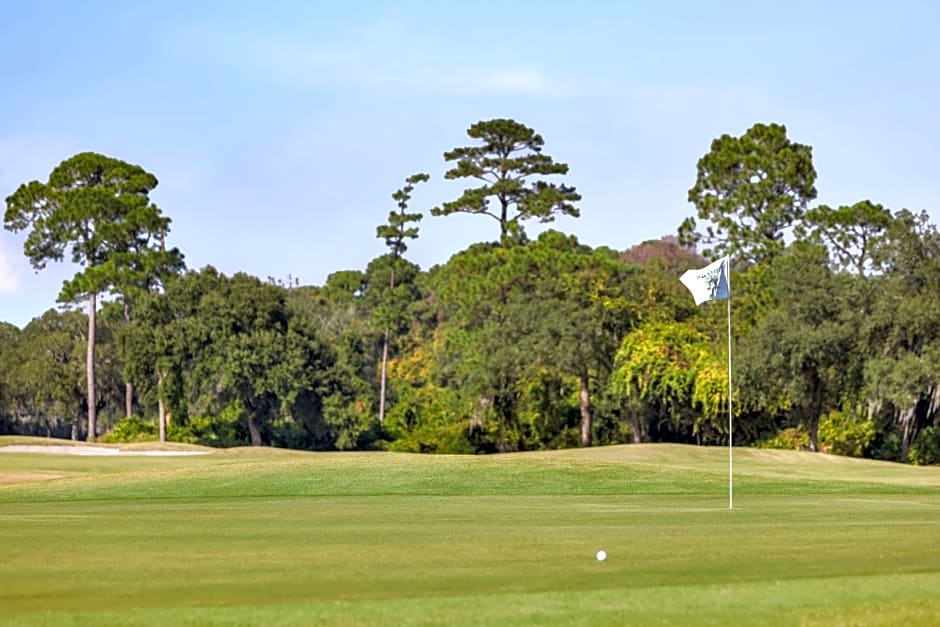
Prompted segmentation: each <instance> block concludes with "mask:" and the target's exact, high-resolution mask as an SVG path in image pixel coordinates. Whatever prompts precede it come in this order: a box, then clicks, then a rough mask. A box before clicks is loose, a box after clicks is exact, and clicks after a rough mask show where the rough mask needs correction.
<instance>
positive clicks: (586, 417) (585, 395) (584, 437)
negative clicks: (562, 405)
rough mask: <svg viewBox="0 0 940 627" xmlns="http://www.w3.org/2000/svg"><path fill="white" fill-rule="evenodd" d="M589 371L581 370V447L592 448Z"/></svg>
mask: <svg viewBox="0 0 940 627" xmlns="http://www.w3.org/2000/svg"><path fill="white" fill-rule="evenodd" d="M589 382H590V380H589V379H588V371H587V368H581V446H591V397H590V392H589V390H588V383H589Z"/></svg>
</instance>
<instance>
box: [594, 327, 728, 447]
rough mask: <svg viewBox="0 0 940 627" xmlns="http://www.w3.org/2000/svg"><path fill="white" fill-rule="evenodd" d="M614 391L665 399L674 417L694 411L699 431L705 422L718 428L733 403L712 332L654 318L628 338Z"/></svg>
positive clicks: (646, 398)
mask: <svg viewBox="0 0 940 627" xmlns="http://www.w3.org/2000/svg"><path fill="white" fill-rule="evenodd" d="M611 390H612V391H613V392H614V393H615V394H617V395H620V396H623V397H625V398H634V399H641V400H644V401H656V402H659V403H662V404H663V405H664V406H665V407H666V409H667V411H668V412H669V413H670V414H671V415H672V416H673V417H677V416H678V415H679V414H680V413H681V412H682V411H684V410H694V412H695V415H696V418H695V421H694V424H693V433H697V432H698V431H699V430H700V428H701V426H702V424H704V423H706V422H712V423H714V424H715V426H716V427H718V426H719V423H720V422H721V421H720V416H721V415H722V414H723V412H724V410H725V408H726V407H727V402H728V374H727V370H726V368H725V367H724V366H723V364H722V360H721V357H720V355H718V354H716V352H715V350H714V349H713V347H712V343H711V340H710V339H709V337H708V336H707V335H705V334H704V333H702V332H700V331H697V330H695V329H693V328H692V327H690V326H689V325H686V324H683V323H680V322H653V323H650V324H646V325H643V326H641V327H640V328H638V329H637V330H636V331H634V332H632V333H630V334H629V335H628V336H627V337H626V338H625V339H624V341H623V343H622V344H621V346H620V350H619V351H617V356H616V361H615V371H614V374H613V377H612V380H611Z"/></svg>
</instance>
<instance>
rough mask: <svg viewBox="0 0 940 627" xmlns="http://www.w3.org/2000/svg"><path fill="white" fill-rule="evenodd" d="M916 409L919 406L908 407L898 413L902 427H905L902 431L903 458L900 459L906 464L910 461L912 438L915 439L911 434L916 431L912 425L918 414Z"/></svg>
mask: <svg viewBox="0 0 940 627" xmlns="http://www.w3.org/2000/svg"><path fill="white" fill-rule="evenodd" d="M916 409H917V406H916V405H914V406H912V407H909V408H907V409H902V410H901V411H900V413H899V414H898V420H899V421H900V423H901V427H902V429H903V431H902V433H901V459H900V460H899V461H900V462H901V463H904V464H906V463H907V462H908V459H907V454H908V452H909V451H910V448H911V440H912V439H913V438H912V437H911V436H912V435H913V431H914V430H913V429H912V427H913V423H914V416H915V415H916V414H915V412H916Z"/></svg>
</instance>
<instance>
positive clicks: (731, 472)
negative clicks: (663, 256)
mask: <svg viewBox="0 0 940 627" xmlns="http://www.w3.org/2000/svg"><path fill="white" fill-rule="evenodd" d="M731 390H732V388H731V257H730V255H729V257H728V509H734V463H733V461H732V457H733V454H732V451H733V445H734V431H733V426H734V425H733V423H732V416H733V414H732V412H731Z"/></svg>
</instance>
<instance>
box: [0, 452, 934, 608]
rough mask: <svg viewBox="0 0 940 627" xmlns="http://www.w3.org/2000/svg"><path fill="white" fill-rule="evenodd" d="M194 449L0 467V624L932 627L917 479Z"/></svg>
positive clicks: (703, 460)
mask: <svg viewBox="0 0 940 627" xmlns="http://www.w3.org/2000/svg"><path fill="white" fill-rule="evenodd" d="M26 442H27V440H25V439H22V438H20V439H13V438H0V446H3V445H5V444H13V443H26ZM29 442H30V443H34V442H39V441H38V440H29ZM58 443H59V442H57V444H58ZM63 444H64V443H63ZM186 450H187V451H189V452H193V451H194V450H195V449H194V447H186ZM204 451H207V452H208V454H204V455H188V456H180V457H173V456H159V457H158V456H153V457H144V456H125V455H108V456H78V455H48V454H38V453H3V454H0V533H2V537H3V538H4V546H3V550H2V554H0V624H13V625H20V624H22V625H27V624H44V625H45V624H50V625H55V624H68V625H75V624H87V625H101V624H121V625H138V624H139V625H145V624H147V625H166V624H193V625H205V624H296V625H307V624H340V625H374V624H388V625H423V624H479V625H493V624H512V625H524V624H539V625H545V624H547V625H572V624H575V625H578V624H580V625H595V624H596V625H610V624H652V625H657V624H663V625H666V624H693V625H698V624H702V625H724V624H760V625H802V624H818V625H839V624H846V625H858V624H876V625H877V624H883V625H892V624H905V625H931V624H938V623H940V594H938V592H937V591H938V590H940V468H918V467H907V466H902V465H897V464H888V463H883V462H871V461H862V460H856V459H848V458H839V457H833V456H826V455H814V454H806V453H795V452H783V451H760V450H752V449H741V450H736V451H735V509H734V510H733V511H729V510H728V494H727V489H728V477H727V449H721V448H702V447H688V446H678V445H633V446H617V447H603V448H596V449H589V450H564V451H553V452H539V453H524V454H509V455H500V456H487V457H483V456H476V457H474V456H465V457H464V456H420V455H407V454H392V453H301V452H291V451H281V450H274V449H230V450H225V451H210V450H209V449H204ZM599 549H604V550H606V551H607V553H608V555H609V557H608V560H607V561H606V562H603V563H599V562H597V561H596V560H595V557H594V556H595V553H596V552H597V551H598V550H599Z"/></svg>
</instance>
